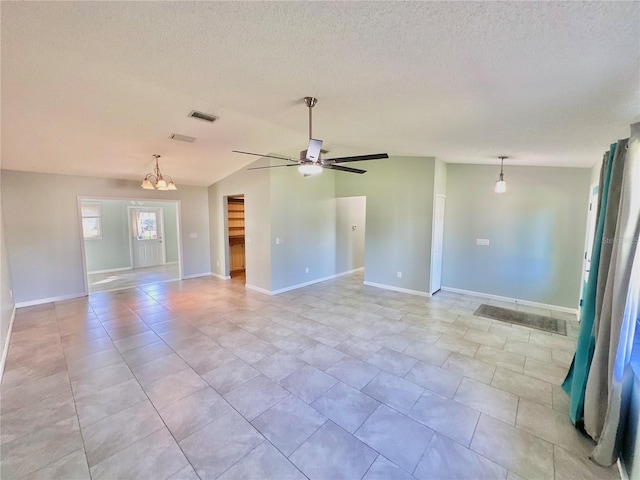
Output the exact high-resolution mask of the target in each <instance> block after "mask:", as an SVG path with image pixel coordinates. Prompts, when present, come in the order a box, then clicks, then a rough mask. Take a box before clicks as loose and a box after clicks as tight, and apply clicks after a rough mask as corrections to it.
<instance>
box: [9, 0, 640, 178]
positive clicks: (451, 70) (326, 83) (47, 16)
mask: <svg viewBox="0 0 640 480" xmlns="http://www.w3.org/2000/svg"><path fill="white" fill-rule="evenodd" d="M1 27H2V33H1V35H2V38H1V40H2V58H1V67H2V71H1V73H2V86H1V88H2V111H1V113H2V127H1V128H2V132H1V133H2V147H1V148H2V168H6V169H14V170H28V171H38V172H51V173H63V174H76V175H88V176H99V177H114V178H124V179H141V177H142V176H143V175H144V174H145V173H147V172H148V171H150V169H151V168H152V163H153V158H152V154H155V153H158V154H161V155H162V156H163V158H162V159H161V168H162V170H163V172H164V173H168V174H170V175H172V176H173V177H174V179H175V180H176V182H177V183H178V185H180V184H193V185H210V184H211V183H214V182H215V181H217V180H219V179H221V178H223V177H225V176H226V175H228V174H230V173H232V172H233V171H235V170H238V169H239V168H242V167H243V166H244V165H246V164H248V163H249V162H251V161H253V158H251V157H245V156H242V155H237V154H234V153H232V152H231V150H234V149H238V150H248V151H255V152H264V153H267V152H272V153H281V154H287V155H293V156H296V155H297V152H298V151H300V150H302V149H303V148H305V147H306V143H307V111H306V107H305V106H304V103H303V101H302V98H303V97H304V96H307V95H310V96H316V97H318V99H319V101H318V105H317V107H316V108H315V109H314V136H315V137H317V138H321V139H324V140H325V148H328V149H329V150H330V151H331V155H342V154H364V153H374V152H388V153H389V154H390V155H412V156H437V157H438V158H441V159H443V160H444V161H447V162H458V163H460V162H463V163H494V164H497V163H498V160H497V156H498V155H509V156H510V157H512V159H510V160H509V161H508V162H507V163H511V164H522V165H558V166H576V167H579V166H581V167H590V166H592V165H593V164H594V163H595V162H597V161H598V160H599V159H600V158H601V155H602V153H603V151H604V150H605V149H606V148H607V145H608V144H609V143H610V142H611V141H613V140H616V139H618V138H621V137H624V136H627V135H628V126H629V124H630V123H632V122H634V121H638V120H640V116H639V114H640V3H639V2H637V1H636V2H588V3H582V2H402V3H400V2H328V3H325V2H2V5H1ZM194 109H195V110H200V111H203V112H206V113H210V114H213V115H216V116H218V117H219V120H218V121H217V122H216V123H214V124H207V123H205V122H202V121H198V120H194V119H192V118H189V117H188V114H189V112H190V111H191V110H194ZM172 133H178V134H183V135H189V136H193V137H196V138H197V140H196V141H195V142H194V143H183V142H177V141H175V140H171V139H169V136H170V134H172Z"/></svg>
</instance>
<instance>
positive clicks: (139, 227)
mask: <svg viewBox="0 0 640 480" xmlns="http://www.w3.org/2000/svg"><path fill="white" fill-rule="evenodd" d="M128 209H129V221H130V222H131V228H132V230H133V232H132V235H131V258H132V263H133V265H132V267H133V268H143V267H155V266H157V265H164V264H165V263H167V252H166V250H165V244H164V243H163V241H162V239H163V237H164V222H163V220H162V219H163V209H162V207H158V208H149V207H147V208H144V207H128Z"/></svg>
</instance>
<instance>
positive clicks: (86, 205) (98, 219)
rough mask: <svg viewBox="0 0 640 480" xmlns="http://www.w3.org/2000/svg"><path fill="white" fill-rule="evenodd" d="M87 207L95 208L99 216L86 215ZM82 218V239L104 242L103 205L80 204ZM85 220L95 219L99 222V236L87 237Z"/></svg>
mask: <svg viewBox="0 0 640 480" xmlns="http://www.w3.org/2000/svg"><path fill="white" fill-rule="evenodd" d="M85 207H90V208H94V209H96V210H97V215H95V214H94V215H85V210H84V209H85ZM80 217H81V223H82V237H83V238H84V239H85V240H102V204H100V203H84V202H83V203H81V204H80ZM85 219H95V220H96V221H97V230H98V233H97V235H91V236H87V233H86V230H85V223H84V221H85Z"/></svg>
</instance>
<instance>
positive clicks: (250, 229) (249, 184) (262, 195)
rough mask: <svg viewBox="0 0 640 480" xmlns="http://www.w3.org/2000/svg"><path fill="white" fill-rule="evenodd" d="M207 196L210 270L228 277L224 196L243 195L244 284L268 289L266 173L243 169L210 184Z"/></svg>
mask: <svg viewBox="0 0 640 480" xmlns="http://www.w3.org/2000/svg"><path fill="white" fill-rule="evenodd" d="M259 162H260V160H258V161H257V162H255V163H259ZM247 168H248V167H247ZM208 194H209V215H210V217H209V229H210V237H211V245H210V252H211V271H212V272H213V273H215V274H217V275H220V276H226V275H229V258H228V239H227V225H226V223H225V210H226V203H225V197H228V196H233V195H244V210H245V272H246V282H247V284H249V285H251V286H253V287H257V288H261V289H263V290H267V291H269V290H271V243H270V238H271V215H272V209H271V190H270V173H269V170H267V169H265V170H252V171H248V170H247V169H246V168H243V169H242V170H238V171H237V172H235V173H233V174H231V175H229V176H228V177H225V178H224V179H222V180H220V181H219V182H217V183H214V184H213V185H211V186H210V187H209V189H208Z"/></svg>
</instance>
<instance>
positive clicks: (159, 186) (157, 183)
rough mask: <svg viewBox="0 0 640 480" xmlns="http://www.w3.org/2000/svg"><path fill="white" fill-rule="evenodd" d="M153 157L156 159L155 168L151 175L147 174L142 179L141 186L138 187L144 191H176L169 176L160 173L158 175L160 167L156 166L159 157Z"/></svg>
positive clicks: (176, 188)
mask: <svg viewBox="0 0 640 480" xmlns="http://www.w3.org/2000/svg"><path fill="white" fill-rule="evenodd" d="M153 157H154V158H155V159H156V166H155V168H154V169H153V173H147V176H146V177H144V180H142V185H140V186H141V187H142V188H144V189H145V190H163V191H164V190H178V187H176V184H175V183H173V179H172V178H171V177H170V176H169V175H162V173H160V167H159V166H158V159H159V158H160V155H154V156H153ZM167 180H168V181H167Z"/></svg>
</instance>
